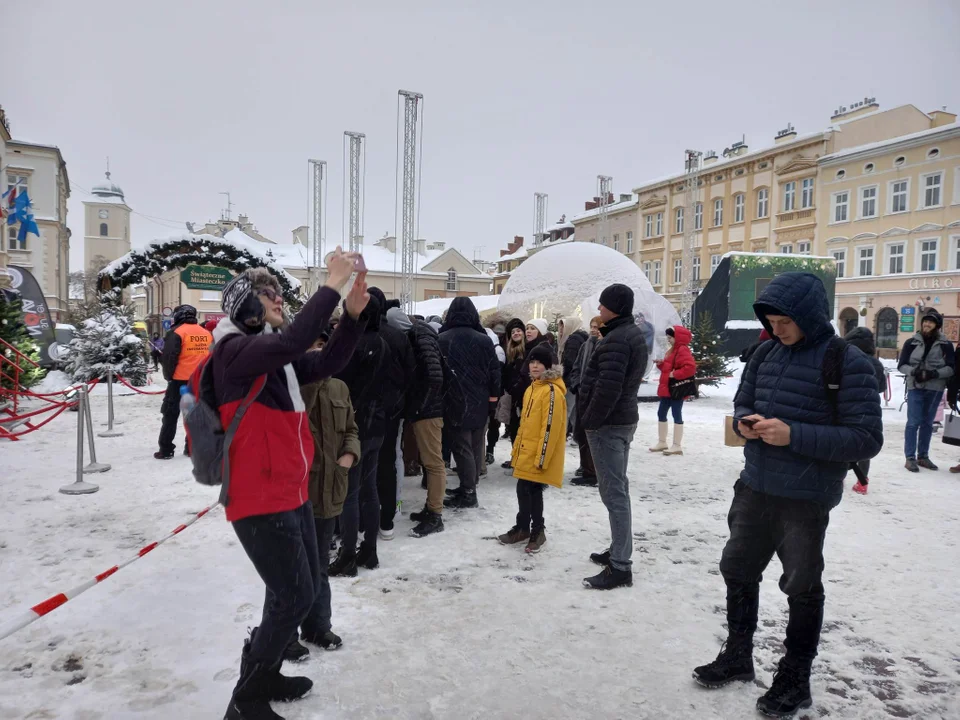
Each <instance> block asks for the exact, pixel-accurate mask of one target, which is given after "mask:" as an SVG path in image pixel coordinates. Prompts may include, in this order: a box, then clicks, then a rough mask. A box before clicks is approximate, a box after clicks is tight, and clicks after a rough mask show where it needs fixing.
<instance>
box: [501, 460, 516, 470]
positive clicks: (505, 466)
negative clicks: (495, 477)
mask: <svg viewBox="0 0 960 720" xmlns="http://www.w3.org/2000/svg"><path fill="white" fill-rule="evenodd" d="M500 467H502V468H503V469H504V470H513V460H507V461H506V462H502V463H500Z"/></svg>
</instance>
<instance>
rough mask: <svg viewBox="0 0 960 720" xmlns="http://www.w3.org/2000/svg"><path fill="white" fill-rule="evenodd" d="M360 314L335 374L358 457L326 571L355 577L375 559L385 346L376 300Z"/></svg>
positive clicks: (383, 423)
mask: <svg viewBox="0 0 960 720" xmlns="http://www.w3.org/2000/svg"><path fill="white" fill-rule="evenodd" d="M360 318H361V321H363V322H366V328H365V329H364V331H363V335H361V336H360V341H359V342H358V343H357V348H356V350H354V352H353V357H351V358H350V362H349V363H347V366H346V367H345V368H344V369H343V370H341V371H340V372H339V373H337V374H336V375H335V377H336V378H337V379H338V380H342V381H343V382H345V383H346V385H347V388H348V389H349V390H350V401H351V403H353V408H354V411H355V413H356V419H357V427H358V428H359V431H360V455H361V457H360V462H357V463H354V465H353V467H352V468H350V482H349V485H348V487H347V497H346V500H345V501H344V503H343V512H342V513H341V515H340V531H341V544H340V552H339V553H338V554H337V559H336V560H334V561H333V563H331V565H330V576H331V577H336V576H338V575H345V576H347V577H356V575H357V566H362V567H365V568H368V569H370V570H372V569H374V568H376V567H377V566H378V565H379V563H380V561H379V559H378V558H377V531H378V530H379V527H380V502H379V497H378V496H377V463H378V459H379V457H380V447H381V446H382V445H383V434H384V432H385V431H386V424H387V408H386V407H384V403H383V401H382V398H383V395H384V390H383V388H384V377H383V371H382V369H381V368H382V367H383V365H384V361H385V359H386V358H387V357H388V354H389V352H390V348H389V347H388V346H387V343H386V341H385V340H384V339H383V338H382V337H381V335H380V321H381V315H380V303H379V301H378V300H377V299H376V298H375V297H372V296H371V297H370V302H369V303H367V307H366V308H365V309H364V311H363V312H362V313H361V315H360ZM361 517H362V518H363V520H362V522H361ZM361 525H362V527H363V531H364V533H363V535H364V538H363V545H362V546H361V547H360V549H359V552H358V551H357V539H358V538H359V535H360V528H361Z"/></svg>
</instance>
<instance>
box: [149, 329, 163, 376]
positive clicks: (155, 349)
mask: <svg viewBox="0 0 960 720" xmlns="http://www.w3.org/2000/svg"><path fill="white" fill-rule="evenodd" d="M162 358H163V338H162V337H160V333H154V334H153V338H151V340H150V359H151V360H153V371H154V372H156V371H157V370H159V369H160V360H161V359H162Z"/></svg>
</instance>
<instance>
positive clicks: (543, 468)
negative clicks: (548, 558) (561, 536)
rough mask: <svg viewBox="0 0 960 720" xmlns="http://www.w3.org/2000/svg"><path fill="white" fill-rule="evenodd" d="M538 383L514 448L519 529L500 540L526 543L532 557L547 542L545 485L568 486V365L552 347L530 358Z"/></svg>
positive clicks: (525, 398) (527, 403) (532, 389)
mask: <svg viewBox="0 0 960 720" xmlns="http://www.w3.org/2000/svg"><path fill="white" fill-rule="evenodd" d="M528 363H529V368H530V378H531V379H532V380H533V383H532V384H531V385H530V387H528V388H527V391H526V392H525V393H524V395H523V414H522V416H521V417H520V430H519V431H518V433H517V438H516V440H515V441H514V443H513V475H514V477H516V478H517V502H518V503H519V505H520V511H519V512H518V513H517V524H516V525H514V526H513V527H512V528H511V529H510V530H509V531H508V532H506V533H504V534H503V535H501V536H500V537H499V538H498V540H499V541H500V542H501V543H502V544H503V545H514V544H516V543H521V542H523V541H524V540H526V541H527V547H526V551H527V552H528V553H536V552H540V548H542V547H543V545H544V543H546V542H547V534H546V532H545V531H544V524H543V488H544V485H553V486H554V487H560V486H561V485H562V484H563V459H564V453H565V448H564V443H565V441H566V437H567V399H566V394H567V388H566V387H565V386H564V384H563V366H562V365H560V363H559V362H558V361H557V356H556V355H555V354H554V351H553V348H551V347H550V346H549V345H548V344H547V343H542V344H540V345H537V346H536V347H535V348H534V349H533V350H531V351H530V355H529V357H528Z"/></svg>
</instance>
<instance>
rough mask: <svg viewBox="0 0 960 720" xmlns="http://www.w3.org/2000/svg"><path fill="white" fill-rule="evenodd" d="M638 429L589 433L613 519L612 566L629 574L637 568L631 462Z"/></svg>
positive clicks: (599, 482)
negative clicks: (631, 443) (629, 475)
mask: <svg viewBox="0 0 960 720" xmlns="http://www.w3.org/2000/svg"><path fill="white" fill-rule="evenodd" d="M636 430H637V426H636V425H607V426H605V427H602V428H600V429H598V430H587V431H586V434H587V442H588V443H589V444H590V452H591V454H592V455H593V464H594V466H595V467H596V469H597V485H598V487H599V489H600V499H601V500H603V504H604V506H606V508H607V514H608V515H609V516H610V565H611V566H612V567H613V568H614V569H616V570H629V569H630V567H631V565H632V564H633V563H632V562H631V560H630V558H631V557H632V556H633V511H632V509H631V507H630V479H629V478H628V477H627V462H628V461H629V459H630V442H631V441H632V440H633V434H634V433H635V432H636Z"/></svg>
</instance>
